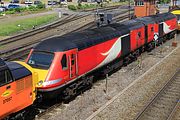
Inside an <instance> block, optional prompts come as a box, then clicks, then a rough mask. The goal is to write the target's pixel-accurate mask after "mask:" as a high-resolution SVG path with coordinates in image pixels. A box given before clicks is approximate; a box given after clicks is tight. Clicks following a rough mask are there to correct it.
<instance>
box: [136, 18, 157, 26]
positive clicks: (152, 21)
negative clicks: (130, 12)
mask: <svg viewBox="0 0 180 120" xmlns="http://www.w3.org/2000/svg"><path fill="white" fill-rule="evenodd" d="M135 20H136V21H138V22H142V23H143V24H145V25H148V24H154V23H155V21H154V19H153V18H152V17H141V18H136V19H135Z"/></svg>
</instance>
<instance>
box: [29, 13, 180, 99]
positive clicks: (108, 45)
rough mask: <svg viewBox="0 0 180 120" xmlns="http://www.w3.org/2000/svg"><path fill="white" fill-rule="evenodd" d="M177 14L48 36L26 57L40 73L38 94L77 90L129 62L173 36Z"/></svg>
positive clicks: (71, 93)
mask: <svg viewBox="0 0 180 120" xmlns="http://www.w3.org/2000/svg"><path fill="white" fill-rule="evenodd" d="M176 29H177V17H176V16H175V15H173V14H171V13H164V14H158V15H152V16H148V17H143V18H137V19H133V20H128V21H125V22H122V23H114V24H109V25H106V26H103V27H100V28H95V29H88V30H84V31H80V32H74V33H71V34H66V35H63V36H55V37H51V38H47V39H46V40H43V41H42V42H41V43H39V44H38V45H37V46H36V47H34V48H33V49H32V50H31V52H30V54H29V55H28V57H27V59H26V63H27V64H28V65H30V66H31V67H32V68H33V69H34V71H36V72H37V73H38V75H39V76H38V77H39V78H38V84H37V85H36V88H37V91H38V93H39V94H38V95H41V96H42V97H43V98H51V97H54V96H56V95H57V96H58V95H59V94H58V93H63V96H64V98H66V97H67V98H68V97H71V96H73V95H74V94H76V93H77V92H78V91H79V90H78V88H82V87H83V86H86V85H91V84H92V81H93V77H94V76H96V75H98V73H100V74H107V73H108V72H109V71H112V70H113V69H116V68H117V67H119V66H121V65H122V64H127V63H129V62H130V61H131V60H132V59H136V57H137V56H138V55H139V54H140V53H141V52H142V51H144V50H148V51H149V50H151V49H152V48H154V42H156V44H157V45H158V44H161V43H162V42H164V41H165V40H166V39H170V38H172V37H173V36H174V34H175V32H176Z"/></svg>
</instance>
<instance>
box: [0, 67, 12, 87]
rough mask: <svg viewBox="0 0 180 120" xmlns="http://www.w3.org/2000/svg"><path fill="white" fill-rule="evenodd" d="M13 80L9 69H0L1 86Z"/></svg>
mask: <svg viewBox="0 0 180 120" xmlns="http://www.w3.org/2000/svg"><path fill="white" fill-rule="evenodd" d="M10 82H12V77H11V74H10V72H9V70H4V71H0V86H2V85H5V84H7V83H10Z"/></svg>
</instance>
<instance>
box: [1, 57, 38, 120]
mask: <svg viewBox="0 0 180 120" xmlns="http://www.w3.org/2000/svg"><path fill="white" fill-rule="evenodd" d="M36 80H37V74H36V73H34V71H33V69H32V68H31V67H30V66H29V65H27V64H24V63H23V62H4V61H3V60H2V59H0V108H1V110H0V119H3V118H5V117H7V116H9V115H10V114H11V115H12V116H13V114H14V118H16V117H20V116H22V115H23V114H22V113H23V112H21V111H24V109H27V108H28V107H30V106H31V105H32V104H33V103H34V101H35V100H36V90H35V89H36V88H35V84H36ZM15 113H19V114H16V115H15Z"/></svg>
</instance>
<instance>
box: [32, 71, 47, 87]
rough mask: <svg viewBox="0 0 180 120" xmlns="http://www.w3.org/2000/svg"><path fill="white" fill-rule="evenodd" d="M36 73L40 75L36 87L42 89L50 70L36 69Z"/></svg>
mask: <svg viewBox="0 0 180 120" xmlns="http://www.w3.org/2000/svg"><path fill="white" fill-rule="evenodd" d="M34 71H35V72H36V73H37V74H38V80H37V85H36V87H42V84H43V82H45V79H46V76H47V74H48V70H43V69H37V68H34Z"/></svg>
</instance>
